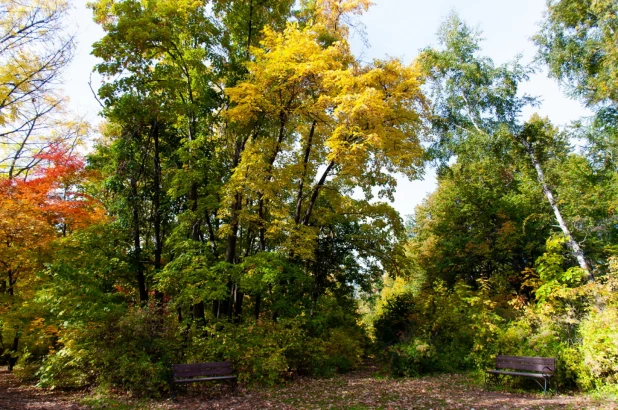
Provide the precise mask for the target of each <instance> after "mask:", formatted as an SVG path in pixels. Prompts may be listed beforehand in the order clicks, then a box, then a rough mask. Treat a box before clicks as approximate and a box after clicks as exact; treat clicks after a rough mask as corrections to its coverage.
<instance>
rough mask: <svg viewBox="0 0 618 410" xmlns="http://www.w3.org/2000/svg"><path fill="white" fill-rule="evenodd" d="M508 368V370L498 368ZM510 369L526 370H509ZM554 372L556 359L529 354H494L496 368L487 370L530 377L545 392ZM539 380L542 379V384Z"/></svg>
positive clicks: (496, 373) (488, 371) (493, 372)
mask: <svg viewBox="0 0 618 410" xmlns="http://www.w3.org/2000/svg"><path fill="white" fill-rule="evenodd" d="M499 369H510V370H499ZM511 370H527V371H525V372H523V371H511ZM555 372H556V359H554V358H549V357H530V356H502V355H498V356H496V369H495V370H487V373H490V374H493V375H506V376H521V377H531V378H533V379H534V381H535V382H537V384H538V385H539V386H541V388H542V389H543V392H544V393H546V392H547V388H548V387H549V382H550V379H551V378H552V377H553V375H554V373H555ZM539 380H543V384H541V382H540V381H539Z"/></svg>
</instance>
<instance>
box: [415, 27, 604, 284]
mask: <svg viewBox="0 0 618 410" xmlns="http://www.w3.org/2000/svg"><path fill="white" fill-rule="evenodd" d="M439 36H440V42H441V43H442V45H443V46H444V50H442V51H437V50H431V49H430V50H426V51H424V53H423V56H422V59H423V61H424V63H425V66H426V69H427V72H428V74H429V76H430V78H431V79H432V82H433V85H432V90H433V96H434V101H435V106H434V107H435V119H434V121H433V125H434V131H435V134H436V138H437V144H436V145H435V147H436V151H435V152H436V154H437V155H446V156H447V157H448V156H449V155H450V154H456V155H458V156H460V159H461V160H463V159H464V157H463V156H462V154H465V155H470V154H471V155H473V156H475V155H476V156H478V155H479V153H481V154H482V152H483V150H479V148H480V147H484V148H485V149H489V150H491V149H492V148H491V147H492V145H494V144H495V143H496V142H497V141H500V140H502V139H504V138H506V139H508V140H510V141H511V142H512V143H513V149H519V150H521V151H523V153H524V154H525V155H526V156H527V158H528V160H529V163H530V165H532V167H533V170H534V172H535V173H536V177H537V180H538V183H539V185H540V186H541V188H542V190H543V193H544V194H545V197H546V200H547V202H548V203H549V205H550V207H551V210H552V212H553V213H554V216H555V220H556V222H557V223H558V225H559V227H560V229H561V231H562V233H563V234H564V236H565V237H566V238H567V244H568V246H569V248H570V250H571V253H572V255H573V257H574V258H575V259H576V260H577V262H578V264H579V266H580V267H581V268H582V269H583V270H584V271H585V272H587V275H588V277H589V280H592V279H593V277H592V273H591V269H590V267H589V265H588V261H587V260H586V258H585V256H584V252H583V250H582V248H581V246H580V245H579V243H578V242H577V241H576V240H575V238H574V237H573V235H572V233H571V230H570V228H569V227H568V225H567V223H566V222H565V220H564V218H563V216H562V213H561V211H560V209H559V207H558V203H557V201H556V199H555V194H554V192H553V190H552V189H551V187H550V185H549V181H547V179H546V177H545V171H544V169H543V166H544V162H545V161H546V159H547V157H548V155H551V154H552V153H557V152H560V150H561V149H562V151H563V152H564V149H565V148H566V147H565V145H564V144H563V143H562V142H561V139H560V138H557V133H556V132H555V131H551V130H552V127H551V126H550V125H549V124H547V121H544V120H541V119H540V118H538V117H533V118H532V119H531V120H530V121H529V122H528V123H526V124H521V122H520V119H519V117H520V114H521V110H522V108H523V107H524V106H525V105H527V104H533V103H534V99H533V98H531V97H529V96H519V95H518V85H519V83H520V82H521V81H523V80H526V79H527V75H528V70H527V69H526V68H525V67H523V66H522V65H521V64H520V63H519V62H518V61H515V62H514V63H513V64H512V65H504V66H500V67H496V66H495V65H494V63H493V61H492V60H491V59H489V58H483V57H479V56H478V55H477V54H478V51H479V50H480V47H479V41H480V37H479V34H478V33H475V32H474V31H473V30H471V29H470V28H469V27H468V26H466V25H465V24H464V23H463V22H462V21H461V20H460V19H459V18H458V17H457V16H455V15H453V16H451V17H450V18H449V20H448V21H447V22H446V23H445V24H444V25H443V26H442V28H441V30H440V34H439ZM498 144H503V142H498Z"/></svg>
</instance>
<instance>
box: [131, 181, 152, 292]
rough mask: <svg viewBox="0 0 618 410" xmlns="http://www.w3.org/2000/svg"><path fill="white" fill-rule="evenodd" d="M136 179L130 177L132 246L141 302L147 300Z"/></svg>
mask: <svg viewBox="0 0 618 410" xmlns="http://www.w3.org/2000/svg"><path fill="white" fill-rule="evenodd" d="M137 198H138V194H137V180H136V179H135V178H131V199H132V201H131V202H132V205H133V247H134V258H135V267H136V270H137V287H138V290H139V300H140V302H142V303H145V302H146V301H148V292H147V290H146V277H145V275H144V265H143V264H142V246H141V236H140V229H139V223H140V219H139V207H138V204H139V201H138V200H137Z"/></svg>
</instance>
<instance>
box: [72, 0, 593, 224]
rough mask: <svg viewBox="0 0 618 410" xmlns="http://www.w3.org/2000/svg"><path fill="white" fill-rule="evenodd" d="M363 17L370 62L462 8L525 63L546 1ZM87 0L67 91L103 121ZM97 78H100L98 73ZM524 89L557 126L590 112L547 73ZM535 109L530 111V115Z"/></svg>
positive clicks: (495, 48)
mask: <svg viewBox="0 0 618 410" xmlns="http://www.w3.org/2000/svg"><path fill="white" fill-rule="evenodd" d="M375 2H376V5H375V6H374V7H372V8H371V9H370V10H369V12H368V13H367V14H365V15H364V16H363V17H362V18H361V20H362V22H363V23H364V24H365V26H366V29H367V38H368V40H369V48H366V47H364V46H362V45H361V44H360V42H358V41H353V49H354V51H355V53H357V55H360V56H362V58H363V59H364V60H366V61H369V60H371V59H373V58H383V57H385V56H392V57H399V58H401V59H402V60H404V61H405V62H410V61H412V59H413V58H414V57H415V56H416V55H417V54H418V51H419V50H420V49H422V48H424V47H427V46H431V45H435V43H436V37H435V33H436V31H437V29H438V27H439V25H440V23H441V22H442V20H443V19H444V17H445V16H446V15H447V14H449V13H450V12H451V11H453V10H454V11H456V12H457V13H458V14H459V15H460V16H461V17H462V18H463V19H464V20H465V21H467V22H468V23H469V24H471V25H473V26H478V27H479V28H480V29H481V30H482V31H483V33H484V37H485V39H486V40H485V41H484V44H483V49H484V52H485V54H486V55H488V56H490V57H491V58H493V59H494V61H495V62H497V63H505V62H507V61H510V60H512V59H513V58H514V57H515V56H516V55H517V54H522V55H523V57H524V61H525V62H530V61H532V59H533V58H534V55H535V47H534V45H533V44H532V42H531V41H530V38H531V37H532V36H533V35H534V34H535V33H536V31H537V30H538V26H537V23H538V22H539V21H540V20H541V19H542V16H543V11H544V9H545V0H431V1H427V0H425V1H420V0H375ZM85 4H86V1H85V0H75V8H74V11H73V13H72V16H71V24H72V25H73V27H74V29H75V30H76V31H77V33H78V42H79V44H78V49H77V54H76V56H75V59H74V61H73V63H72V65H71V67H69V69H68V70H67V72H66V74H65V78H66V84H65V87H64V89H65V91H66V93H67V94H68V95H69V97H70V99H71V107H72V108H73V110H74V111H76V112H77V113H78V114H81V115H85V116H86V118H88V119H89V120H90V121H91V122H93V123H96V122H97V118H96V115H97V112H98V111H99V106H98V104H97V103H96V101H95V99H94V97H93V96H92V94H91V92H90V89H89V87H88V79H89V76H90V72H91V70H92V67H93V66H94V64H96V59H94V58H93V57H92V56H90V46H91V44H92V43H93V42H94V41H96V40H97V39H98V38H100V37H101V36H102V31H101V29H100V28H99V27H98V26H97V25H96V24H95V23H93V22H92V18H91V13H90V11H89V10H88V9H86V7H85ZM93 78H94V79H95V80H96V77H93ZM524 91H525V92H527V93H530V94H534V95H538V96H541V97H542V98H543V104H542V106H541V107H540V108H539V109H537V110H536V111H538V112H540V113H541V114H542V115H546V116H548V117H549V118H550V119H551V120H552V121H553V122H554V123H555V124H559V125H565V124H568V123H569V122H570V121H572V120H575V119H577V118H580V117H581V116H582V115H587V114H588V113H587V111H586V110H585V109H584V108H583V107H582V106H581V105H580V104H579V103H577V102H575V101H572V100H570V99H568V98H567V97H565V96H564V94H563V93H562V92H561V90H560V89H559V87H558V85H557V84H556V83H555V82H554V81H553V80H550V79H548V78H547V77H546V75H545V74H544V73H542V72H541V73H539V74H537V75H535V76H534V77H533V78H532V79H531V81H530V82H529V83H528V84H526V85H525V87H524ZM530 114H531V112H526V113H525V115H526V116H529V115H530ZM435 184H436V181H435V175H434V174H433V172H431V170H429V171H428V172H427V175H426V178H425V180H424V181H414V182H409V181H406V180H403V179H400V180H399V185H398V188H397V193H396V195H395V203H394V206H395V208H396V209H397V210H398V211H399V212H400V213H401V214H402V216H404V215H407V214H411V213H413V212H414V207H415V206H416V205H417V204H419V203H420V202H421V201H422V200H423V198H424V197H425V196H426V195H427V193H428V192H431V191H432V190H433V189H435Z"/></svg>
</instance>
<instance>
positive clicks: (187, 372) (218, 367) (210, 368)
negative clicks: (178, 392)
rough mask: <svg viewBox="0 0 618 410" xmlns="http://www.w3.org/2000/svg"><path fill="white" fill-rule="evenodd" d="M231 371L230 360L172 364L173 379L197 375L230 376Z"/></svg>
mask: <svg viewBox="0 0 618 410" xmlns="http://www.w3.org/2000/svg"><path fill="white" fill-rule="evenodd" d="M232 373H233V372H232V363H230V362H212V363H196V364H173V365H172V375H173V377H174V379H177V378H180V377H182V378H185V377H197V376H231V375H232Z"/></svg>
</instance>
